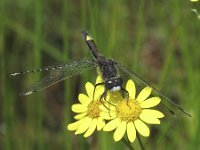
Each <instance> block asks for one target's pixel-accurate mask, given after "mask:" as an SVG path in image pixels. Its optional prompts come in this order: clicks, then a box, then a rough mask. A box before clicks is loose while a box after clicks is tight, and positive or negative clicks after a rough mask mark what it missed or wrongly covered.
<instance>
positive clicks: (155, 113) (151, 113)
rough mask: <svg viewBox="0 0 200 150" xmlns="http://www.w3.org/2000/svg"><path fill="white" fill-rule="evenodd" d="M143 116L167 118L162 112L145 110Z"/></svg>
mask: <svg viewBox="0 0 200 150" xmlns="http://www.w3.org/2000/svg"><path fill="white" fill-rule="evenodd" d="M141 114H142V115H143V116H147V117H148V118H163V117H164V116H165V115H164V114H163V113H162V112H160V111H158V110H153V109H143V110H142V113H141Z"/></svg>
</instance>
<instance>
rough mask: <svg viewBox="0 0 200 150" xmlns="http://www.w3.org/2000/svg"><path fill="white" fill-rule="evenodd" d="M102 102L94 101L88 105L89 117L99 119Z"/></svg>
mask: <svg viewBox="0 0 200 150" xmlns="http://www.w3.org/2000/svg"><path fill="white" fill-rule="evenodd" d="M100 105H101V102H99V101H93V102H91V103H90V104H89V105H88V110H87V115H88V117H90V118H97V117H99V116H100V108H99V106H100Z"/></svg>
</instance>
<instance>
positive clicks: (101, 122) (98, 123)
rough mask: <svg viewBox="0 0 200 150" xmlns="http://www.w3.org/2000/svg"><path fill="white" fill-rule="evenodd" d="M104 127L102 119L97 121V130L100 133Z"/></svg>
mask: <svg viewBox="0 0 200 150" xmlns="http://www.w3.org/2000/svg"><path fill="white" fill-rule="evenodd" d="M104 126H105V121H104V119H102V118H98V120H97V130H98V131H100V130H101V129H102V128H103V127H104Z"/></svg>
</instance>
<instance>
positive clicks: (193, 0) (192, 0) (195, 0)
mask: <svg viewBox="0 0 200 150" xmlns="http://www.w3.org/2000/svg"><path fill="white" fill-rule="evenodd" d="M190 1H191V2H198V1H199V0H190Z"/></svg>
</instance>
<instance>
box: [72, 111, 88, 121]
mask: <svg viewBox="0 0 200 150" xmlns="http://www.w3.org/2000/svg"><path fill="white" fill-rule="evenodd" d="M86 115H87V113H86V112H84V113H80V114H78V115H76V116H74V119H76V120H79V119H82V118H83V117H85V116H86Z"/></svg>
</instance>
